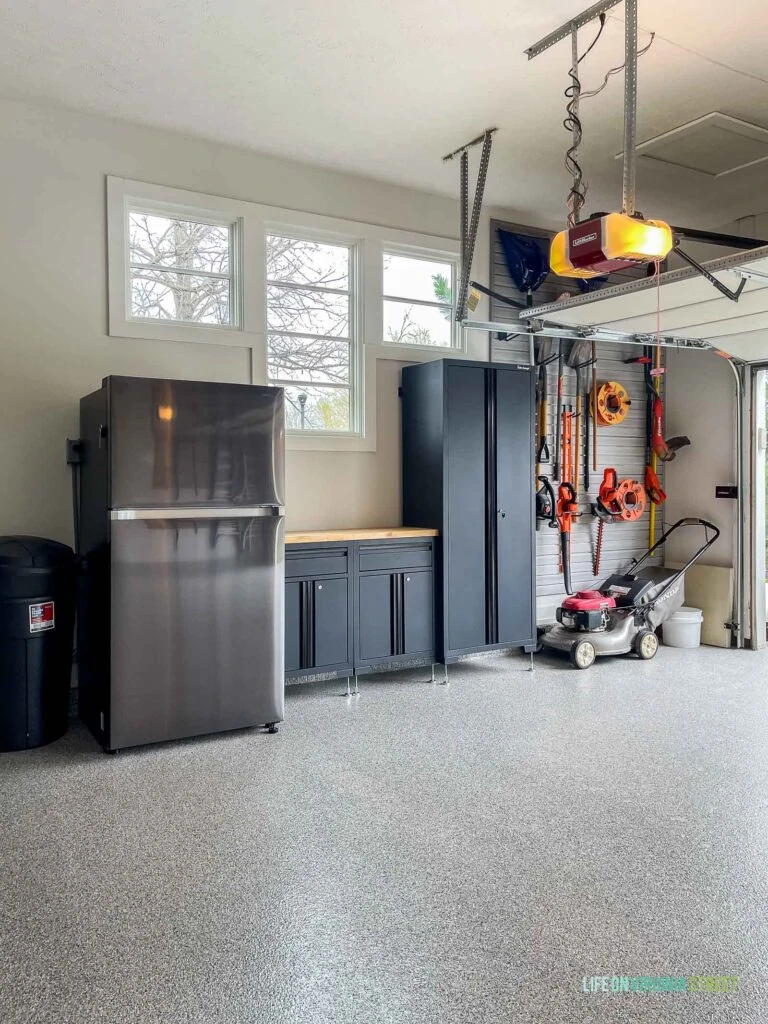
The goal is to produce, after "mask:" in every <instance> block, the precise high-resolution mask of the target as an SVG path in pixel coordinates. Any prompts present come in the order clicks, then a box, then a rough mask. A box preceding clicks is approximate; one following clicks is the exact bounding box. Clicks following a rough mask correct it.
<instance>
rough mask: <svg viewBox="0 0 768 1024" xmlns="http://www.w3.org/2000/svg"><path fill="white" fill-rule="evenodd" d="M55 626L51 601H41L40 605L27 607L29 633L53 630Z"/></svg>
mask: <svg viewBox="0 0 768 1024" xmlns="http://www.w3.org/2000/svg"><path fill="white" fill-rule="evenodd" d="M55 625H56V618H55V616H54V614H53V601H43V602H42V604H31V605H30V606H29V631H30V633H42V631H43V630H44V629H53V628H54V626H55Z"/></svg>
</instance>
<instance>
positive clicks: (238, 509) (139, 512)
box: [109, 505, 285, 520]
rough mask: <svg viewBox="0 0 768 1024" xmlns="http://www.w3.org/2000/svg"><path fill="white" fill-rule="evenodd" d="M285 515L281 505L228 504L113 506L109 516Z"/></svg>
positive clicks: (174, 517) (197, 517)
mask: <svg viewBox="0 0 768 1024" xmlns="http://www.w3.org/2000/svg"><path fill="white" fill-rule="evenodd" d="M283 515H285V507H284V506H283V505H249V506H247V505H230V506H228V507H226V508H212V507H211V506H210V505H206V506H205V507H204V508H174V507H173V506H172V505H168V506H166V507H165V508H113V509H110V512H109V518H110V519H113V520H115V519H116V520H126V519H260V518H261V519H266V518H273V517H280V516H283Z"/></svg>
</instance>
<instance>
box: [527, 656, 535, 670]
mask: <svg viewBox="0 0 768 1024" xmlns="http://www.w3.org/2000/svg"><path fill="white" fill-rule="evenodd" d="M530 659H531V663H530V665H529V666H528V671H529V672H534V671H535V669H534V667H533V651H530Z"/></svg>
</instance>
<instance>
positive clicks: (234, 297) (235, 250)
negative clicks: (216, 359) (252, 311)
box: [124, 199, 243, 331]
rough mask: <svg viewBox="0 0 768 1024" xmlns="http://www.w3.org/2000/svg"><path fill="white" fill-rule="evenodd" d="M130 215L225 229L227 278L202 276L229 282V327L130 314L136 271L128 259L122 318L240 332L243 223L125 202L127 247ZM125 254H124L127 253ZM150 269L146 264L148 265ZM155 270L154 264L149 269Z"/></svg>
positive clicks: (175, 208)
mask: <svg viewBox="0 0 768 1024" xmlns="http://www.w3.org/2000/svg"><path fill="white" fill-rule="evenodd" d="M132 213H139V214H146V215H149V216H151V215H152V214H155V215H157V216H163V217H167V218H168V219H169V220H171V219H173V216H171V215H175V217H176V219H177V220H184V221H187V222H189V223H193V224H211V225H215V226H217V227H225V228H227V229H228V231H229V263H230V273H229V274H213V275H209V274H205V275H204V276H213V277H218V278H220V279H226V280H229V281H230V282H231V283H230V292H229V308H230V323H228V324H205V323H196V322H195V321H192V320H172V319H168V320H162V319H161V318H160V317H150V316H134V314H133V313H132V312H131V307H132V305H133V296H132V292H131V282H132V271H133V270H134V269H135V267H134V264H133V263H132V262H131V260H130V256H127V258H126V257H125V256H124V259H125V315H126V319H127V321H128V322H129V323H132V324H146V323H150V324H174V325H176V326H178V327H189V328H195V329H197V328H203V329H205V330H211V329H213V330H220V331H237V330H240V327H241V324H242V321H243V295H242V292H243V282H242V268H243V253H242V233H243V232H242V222H241V218H239V217H226V216H222V215H221V214H219V215H218V216H216V215H215V214H213V213H207V212H206V211H205V210H189V209H187V208H186V207H183V206H178V205H176V204H168V203H157V202H154V203H153V202H152V201H148V200H146V199H145V200H140V201H126V203H125V204H124V215H125V226H124V231H125V244H126V246H127V245H129V244H130V226H129V218H130V215H131V214H132ZM127 251H128V250H126V252H127ZM147 265H148V266H149V264H147ZM152 266H153V267H154V266H155V265H154V264H153V265H152ZM157 269H161V270H163V269H167V270H174V269H176V268H174V267H167V268H164V267H158V268H157ZM182 272H183V273H187V274H189V276H190V277H194V276H195V272H194V271H186V270H185V271H182Z"/></svg>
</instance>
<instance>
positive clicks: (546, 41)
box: [523, 0, 622, 60]
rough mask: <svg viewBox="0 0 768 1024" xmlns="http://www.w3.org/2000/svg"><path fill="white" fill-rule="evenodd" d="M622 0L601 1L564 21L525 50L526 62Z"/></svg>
mask: <svg viewBox="0 0 768 1024" xmlns="http://www.w3.org/2000/svg"><path fill="white" fill-rule="evenodd" d="M621 2H622V0H603V2H602V3H598V4H592V6H591V7H588V8H587V9H586V11H582V12H581V14H577V15H576V17H575V18H571V20H570V21H566V23H565V24H564V25H561V26H560V28H556V29H555V31H554V32H550V33H549V35H548V36H544V38H543V39H540V40H539V41H538V42H537V43H534V44H533V46H529V47H528V49H527V50H524V51H523V52H524V53H525V55H526V56H527V57H528V60H533V58H534V57H538V56H539V54H540V53H544V51H545V50H548V49H549V48H550V46H554V45H555V43H559V42H561V41H562V40H563V39H567V38H568V36H570V35H571V33H572V32H576V31H578V29H580V28H581V27H582V26H583V25H588V24H589V22H590V21H594V19H595V18H599V17H600V15H601V14H605V13H606V11H610V9H611V8H612V7H616V6H617V5H618V4H620V3H621Z"/></svg>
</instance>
